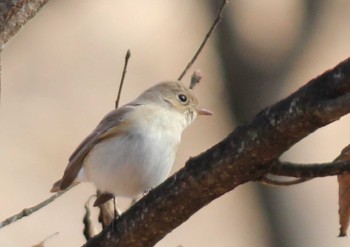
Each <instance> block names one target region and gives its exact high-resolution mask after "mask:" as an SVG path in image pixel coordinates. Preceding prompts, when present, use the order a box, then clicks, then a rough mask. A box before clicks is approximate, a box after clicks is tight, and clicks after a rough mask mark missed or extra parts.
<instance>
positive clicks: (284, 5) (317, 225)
mask: <svg viewBox="0 0 350 247" xmlns="http://www.w3.org/2000/svg"><path fill="white" fill-rule="evenodd" d="M220 3H221V1H210V0H207V1H202V0H190V1H171V0H163V1H159V0H158V1H157V0H148V1H112V0H99V1H93V0H74V1H70V0H60V1H49V3H48V4H47V5H46V6H44V8H43V9H42V10H41V11H40V12H39V14H38V15H37V16H36V17H34V19H32V20H31V21H30V22H29V23H28V24H27V25H25V27H24V28H23V29H22V30H21V31H20V32H19V33H18V34H17V35H16V36H15V37H14V38H13V39H12V40H10V42H9V43H8V44H7V46H6V47H5V49H4V51H3V52H2V54H1V60H2V95H1V108H0V169H1V173H0V193H1V206H0V220H2V219H4V218H6V217H8V216H10V215H12V214H15V213H17V212H19V211H20V210H22V209H23V208H26V207H30V206H32V205H34V204H37V203H38V202H40V201H42V200H44V199H46V198H47V197H49V196H50V193H49V192H48V191H49V189H50V187H51V185H52V183H53V182H54V181H56V180H57V179H58V178H60V177H61V175H62V173H63V170H64V168H65V166H66V164H67V159H68V157H69V155H70V154H71V153H72V151H73V150H74V149H75V147H76V146H77V145H78V144H79V143H80V141H81V140H82V139H83V138H84V137H85V136H86V135H88V134H89V133H90V131H91V130H92V129H93V128H94V127H95V126H96V125H97V123H98V122H99V121H100V119H101V118H102V117H103V116H104V115H105V114H106V113H107V112H108V111H110V110H111V109H113V106H114V101H115V98H116V94H117V87H118V83H119V80H120V76H121V73H122V67H123V62H124V57H125V53H126V51H127V49H130V50H131V54H132V55H131V60H130V62H129V67H128V73H127V75H126V81H125V87H124V91H123V95H122V99H121V100H122V103H126V102H128V101H129V100H131V99H133V98H135V97H136V96H138V94H139V93H140V92H142V91H143V90H145V89H146V88H148V87H150V86H152V85H154V84H155V83H157V82H160V81H163V80H168V79H176V78H177V77H178V76H179V75H180V73H181V72H182V70H183V68H184V67H185V66H186V64H187V62H188V61H189V59H190V58H191V57H192V55H193V54H194V52H195V50H196V49H197V48H198V46H199V44H200V42H201V41H202V39H203V37H204V35H205V33H206V32H207V31H208V29H209V27H210V25H211V23H212V21H213V19H214V18H215V15H216V12H217V8H218V6H219V4H220ZM349 13H350V1H346V0H319V1H313V0H304V1H302V0H285V1H279V0H261V1H253V0H232V1H230V3H229V4H228V6H227V9H226V10H225V13H224V18H223V20H222V22H221V23H220V25H219V27H218V29H217V30H216V31H215V32H214V34H213V36H212V37H211V39H210V40H209V42H208V44H207V46H206V47H205V49H204V51H203V52H202V53H201V55H200V56H199V59H198V60H197V61H196V63H195V65H194V66H193V68H192V70H191V71H190V72H189V73H188V74H187V76H186V77H185V78H184V79H183V82H184V83H186V84H187V83H189V78H190V74H191V73H192V71H193V70H194V69H196V68H200V69H201V70H202V72H203V73H204V75H205V77H204V79H203V80H202V82H201V84H200V85H199V86H197V87H196V89H195V92H196V95H197V96H198V98H199V100H200V102H201V104H202V105H203V106H205V107H207V108H208V109H211V110H212V111H214V112H215V116H214V117H200V118H198V119H197V120H196V121H195V123H194V124H193V125H192V126H190V127H189V128H188V129H187V130H186V131H185V132H184V135H183V141H182V143H181V147H180V149H179V152H178V158H177V160H176V163H175V165H174V167H173V172H175V171H176V170H178V169H179V168H180V167H182V166H183V164H184V163H185V161H186V160H187V159H188V158H189V157H190V156H194V155H197V154H199V153H200V152H202V151H204V150H206V149H207V148H209V147H211V146H212V145H214V144H215V143H217V142H218V141H220V140H221V139H223V138H224V137H225V136H226V135H227V134H228V133H230V132H231V131H232V130H233V129H234V128H235V126H237V125H239V124H242V123H243V122H244V121H247V120H249V119H250V118H252V117H253V116H254V115H255V114H256V113H258V112H259V111H260V110H261V109H263V108H264V107H266V106H268V105H270V104H273V103H274V102H276V101H278V100H279V99H282V98H284V97H285V96H287V95H289V94H290V93H292V92H294V91H295V90H296V89H298V88H299V87H300V86H302V85H303V84H305V83H306V82H307V81H309V80H310V79H312V78H313V77H315V76H317V75H319V74H320V73H322V72H324V71H325V70H326V69H329V68H331V67H333V66H335V65H336V64H337V63H339V62H340V61H342V60H344V59H345V58H347V57H349V54H350V45H349V44H350V43H349V39H350V29H349V25H348V23H350V15H349ZM349 121H350V118H349V117H344V118H342V119H341V120H340V121H337V122H336V123H334V124H331V125H330V126H327V127H324V128H322V129H320V130H318V131H317V132H315V133H313V134H312V135H310V136H309V137H307V138H306V139H304V140H303V141H301V142H300V143H298V144H297V145H295V146H294V147H292V148H291V150H289V151H288V152H287V153H286V154H284V156H283V159H284V160H288V161H295V162H304V163H307V162H328V161H331V160H333V159H334V158H335V157H336V156H337V155H338V154H339V152H340V151H341V149H342V148H343V147H344V146H346V145H347V144H349V140H350V132H349V129H348V126H349ZM94 191H95V190H94V187H93V186H92V185H89V184H83V185H79V186H77V187H76V188H74V189H72V190H71V191H69V192H68V193H66V194H65V195H63V196H62V197H60V198H59V199H57V200H56V201H55V202H53V203H51V204H50V205H49V206H47V207H45V208H43V209H42V210H40V211H39V212H37V213H35V214H33V215H31V216H30V217H27V218H24V219H22V220H20V221H18V222H16V223H14V224H12V225H10V226H8V227H6V228H3V229H1V230H0V246H6V247H17V246H19V247H22V246H32V245H34V244H36V243H38V242H40V241H41V240H43V239H44V238H45V237H47V236H49V235H51V234H53V233H54V232H59V234H58V235H56V236H54V237H53V238H51V239H50V240H49V241H48V242H47V243H46V245H45V246H48V247H57V246H81V245H82V244H83V243H84V242H85V239H84V237H83V235H82V229H83V224H82V217H83V214H84V209H83V205H84V203H85V202H86V201H87V199H88V198H89V197H90V195H92V194H93V193H94ZM337 193H338V192H337V183H336V178H335V177H329V178H322V179H314V180H312V181H310V182H307V183H304V184H301V185H296V186H291V187H288V188H274V187H267V186H263V185H260V184H258V183H249V184H244V185H242V186H239V187H238V188H236V189H235V190H234V191H231V192H230V193H227V194H226V195H224V196H222V197H221V198H219V199H217V200H215V201H214V202H212V203H211V204H209V205H208V206H206V207H205V208H203V209H202V210H200V211H199V212H198V213H196V214H195V215H193V217H191V218H190V219H189V220H188V221H187V222H185V223H184V224H182V225H181V226H180V227H178V228H177V229H175V230H174V231H173V232H172V233H170V234H168V235H167V236H166V237H165V238H164V239H163V240H161V241H160V242H159V243H158V244H157V245H156V246H157V247H168V246H174V247H175V246H183V247H187V246H202V247H209V246H223V247H229V246H239V247H252V246H259V247H262V246H269V247H294V246H298V247H309V246H318V247H323V246H324V247H326V246H327V247H328V246H340V247H341V246H349V244H350V242H349V241H350V240H349V239H347V238H342V239H340V238H337V235H338V228H339V226H338V213H337V210H338V203H337V200H338V199H337ZM128 203H129V202H128V201H126V200H121V205H122V208H124V209H125V208H126V207H127V205H128Z"/></svg>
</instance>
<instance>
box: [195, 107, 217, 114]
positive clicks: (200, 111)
mask: <svg viewBox="0 0 350 247" xmlns="http://www.w3.org/2000/svg"><path fill="white" fill-rule="evenodd" d="M196 110H197V113H198V115H214V113H213V112H211V111H209V110H207V109H205V108H203V107H200V106H199V107H197V108H196Z"/></svg>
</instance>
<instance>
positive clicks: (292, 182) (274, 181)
mask: <svg viewBox="0 0 350 247" xmlns="http://www.w3.org/2000/svg"><path fill="white" fill-rule="evenodd" d="M311 179H312V178H297V179H293V180H286V181H283V180H277V179H272V178H269V177H268V176H267V175H265V176H263V177H262V178H261V179H260V182H262V183H264V184H267V185H274V186H290V185H296V184H301V183H304V182H306V181H309V180H311Z"/></svg>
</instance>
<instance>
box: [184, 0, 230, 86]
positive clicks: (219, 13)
mask: <svg viewBox="0 0 350 247" xmlns="http://www.w3.org/2000/svg"><path fill="white" fill-rule="evenodd" d="M227 3H228V1H227V0H223V1H222V3H221V5H220V7H219V11H218V14H217V15H216V18H215V20H214V22H213V24H212V26H211V27H210V29H209V31H208V33H207V34H206V35H205V37H204V40H203V41H202V43H201V44H200V46H199V48H198V50H197V51H196V53H195V54H194V56H193V57H192V59H191V60H190V61H189V63H188V64H187V66H186V68H185V69H184V71H182V73H181V75H180V76H179V78H178V80H179V81H181V80H182V78H183V77H184V76H185V74H186V73H187V71H188V70H189V69H190V68H191V66H192V64H193V63H194V62H195V61H196V59H197V57H198V55H199V54H200V53H201V51H202V50H203V48H204V46H205V44H206V43H207V41H208V39H209V38H210V36H211V34H212V32H213V31H214V29H215V27H216V26H217V25H218V23H219V22H220V21H221V18H222V13H223V10H224V8H225V5H226V4H227Z"/></svg>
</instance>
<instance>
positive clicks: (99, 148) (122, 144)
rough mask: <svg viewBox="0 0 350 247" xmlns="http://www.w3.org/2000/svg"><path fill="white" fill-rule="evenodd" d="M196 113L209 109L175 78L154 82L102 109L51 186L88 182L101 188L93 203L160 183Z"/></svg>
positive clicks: (134, 193)
mask: <svg viewBox="0 0 350 247" xmlns="http://www.w3.org/2000/svg"><path fill="white" fill-rule="evenodd" d="M197 115H212V112H210V111H208V110H206V109H204V108H202V107H199V105H198V100H197V98H196V97H195V96H194V95H193V94H192V92H191V91H190V90H189V89H187V88H186V87H185V86H183V85H182V84H181V83H180V82H178V81H168V82H163V83H159V84H157V85H155V86H153V87H151V88H149V89H148V90H146V91H145V92H143V93H142V94H141V95H140V96H139V97H138V98H136V99H135V100H133V101H131V102H130V103H128V104H126V105H124V106H122V107H120V108H117V109H115V110H113V111H111V112H110V113H108V114H107V115H106V116H105V117H104V118H103V119H102V121H101V122H100V123H99V124H98V125H97V127H96V128H95V130H94V131H93V132H92V133H91V134H90V135H89V136H87V137H86V138H85V140H84V141H83V142H82V143H81V144H80V145H79V146H78V147H77V149H76V150H75V151H74V152H73V154H72V155H71V156H70V158H69V163H68V165H67V167H66V169H65V171H64V174H63V177H62V179H60V180H58V181H57V182H56V183H54V185H53V187H52V189H51V192H57V191H60V190H65V189H67V188H68V187H70V186H72V185H73V184H76V183H79V182H85V181H87V182H92V183H94V184H95V185H96V187H97V189H98V190H99V191H100V192H102V193H101V194H100V195H99V196H98V197H97V199H96V201H95V203H94V206H98V205H100V204H102V203H104V202H106V201H108V200H109V199H112V198H114V196H121V197H129V198H135V197H136V196H138V195H139V194H141V193H143V192H145V191H147V190H149V189H150V188H153V187H155V186H157V185H158V184H160V183H161V182H162V181H163V180H165V178H166V177H167V176H168V175H169V173H170V169H171V167H172V165H173V163H174V160H175V156H176V152H177V148H178V145H179V143H180V140H181V134H182V131H183V130H184V129H185V128H186V127H187V126H188V125H189V124H191V123H192V122H193V120H194V119H195V118H196V117H197Z"/></svg>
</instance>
